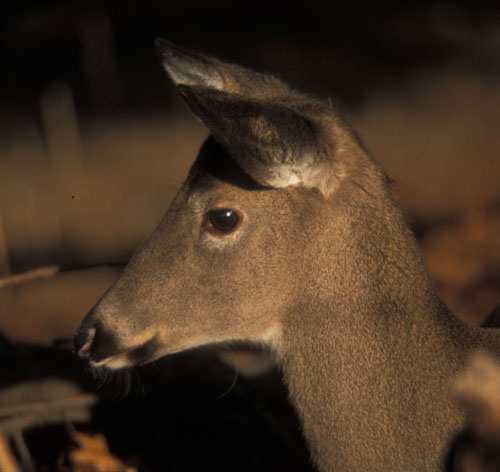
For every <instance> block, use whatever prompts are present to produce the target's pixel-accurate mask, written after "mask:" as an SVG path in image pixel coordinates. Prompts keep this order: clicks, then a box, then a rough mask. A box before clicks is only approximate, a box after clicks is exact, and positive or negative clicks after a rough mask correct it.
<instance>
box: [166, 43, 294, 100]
mask: <svg viewBox="0 0 500 472" xmlns="http://www.w3.org/2000/svg"><path fill="white" fill-rule="evenodd" d="M156 50H157V52H158V55H159V57H160V60H161V62H162V64H163V67H164V68H165V70H166V71H167V73H168V75H169V76H170V78H171V79H172V81H173V82H174V83H175V84H176V85H191V86H195V85H200V86H203V87H210V88H213V89H216V90H224V91H226V92H231V93H241V94H242V95H244V96H246V97H276V96H283V95H286V94H288V93H289V90H288V87H287V86H286V85H285V84H284V83H283V82H282V81H281V80H279V79H277V78H275V77H273V76H271V75H267V74H260V73H258V72H254V71H252V70H249V69H246V68H244V67H240V66H237V65H235V64H229V63H227V62H223V61H219V60H218V59H215V58H213V57H209V56H205V55H204V54H199V53H195V52H193V51H189V50H187V49H183V48H180V47H179V46H176V45H175V44H172V43H171V42H169V41H167V40H165V39H157V40H156Z"/></svg>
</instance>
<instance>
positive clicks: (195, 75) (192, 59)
mask: <svg viewBox="0 0 500 472" xmlns="http://www.w3.org/2000/svg"><path fill="white" fill-rule="evenodd" d="M155 44H156V51H157V53H158V56H159V57H160V60H161V63H162V64H163V67H164V68H165V70H166V71H167V73H168V75H169V76H170V78H171V79H172V81H173V82H174V83H175V84H176V85H180V84H184V85H203V86H205V87H211V88H214V89H217V90H223V89H224V78H223V76H222V74H221V72H220V71H219V70H218V68H217V63H218V62H219V61H217V60H216V59H212V58H209V57H207V56H204V55H202V54H198V53H194V52H192V51H189V50H187V49H183V48H180V47H179V46H176V45H175V44H172V43H171V42H170V41H167V40H166V39H162V38H158V39H157V40H156V42H155Z"/></svg>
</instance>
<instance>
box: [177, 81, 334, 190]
mask: <svg viewBox="0 0 500 472" xmlns="http://www.w3.org/2000/svg"><path fill="white" fill-rule="evenodd" d="M178 89H179V92H180V94H181V95H182V97H183V98H184V99H185V100H186V102H187V103H188V105H189V107H190V108H191V110H192V111H193V113H194V114H195V115H197V116H198V117H199V118H200V119H201V120H202V121H203V122H204V123H205V125H206V126H207V128H208V129H209V130H210V132H211V133H212V134H213V136H214V137H215V139H216V140H217V141H218V142H219V143H220V144H222V145H223V146H224V147H225V148H226V150H227V151H228V152H229V154H230V155H231V157H232V158H233V159H234V160H235V161H236V162H237V163H238V165H239V166H240V167H241V168H242V169H243V170H244V171H245V172H246V173H247V174H248V175H250V177H252V178H253V179H254V180H255V181H257V182H258V183H260V184H262V185H265V186H268V187H274V188H280V187H287V186H290V185H297V184H302V185H304V186H306V187H316V188H318V189H319V190H320V191H321V192H322V193H323V194H324V195H326V196H327V195H329V194H331V193H332V192H333V191H334V190H335V188H336V187H337V184H338V180H339V178H340V176H341V172H340V170H339V169H338V168H337V165H336V163H335V162H334V160H333V159H332V155H333V153H334V151H335V146H334V145H332V144H331V143H330V142H329V141H330V140H329V139H328V133H327V131H326V130H325V129H324V125H322V124H321V122H319V123H316V122H315V121H313V120H312V119H310V118H308V117H306V116H304V115H302V114H301V113H299V112H297V111H296V110H295V109H293V108H291V107H289V106H287V105H285V104H283V103H281V102H277V101H273V100H264V99H255V98H244V97H243V96H242V95H241V94H232V93H228V92H223V91H220V90H214V89H212V88H208V87H203V86H189V85H179V87H178Z"/></svg>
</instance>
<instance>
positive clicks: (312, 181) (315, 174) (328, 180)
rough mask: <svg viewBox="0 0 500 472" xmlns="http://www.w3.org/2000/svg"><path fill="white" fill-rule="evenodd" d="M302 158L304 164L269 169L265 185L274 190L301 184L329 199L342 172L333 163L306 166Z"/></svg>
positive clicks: (305, 161) (305, 160) (341, 176)
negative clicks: (269, 172) (269, 173)
mask: <svg viewBox="0 0 500 472" xmlns="http://www.w3.org/2000/svg"><path fill="white" fill-rule="evenodd" d="M307 161H308V159H307V158H304V164H303V165H301V166H298V165H280V166H276V167H273V168H272V169H271V172H272V174H271V176H270V177H268V178H267V184H268V185H269V186H270V187H274V188H283V187H289V186H291V185H298V184H301V185H303V186H304V187H307V188H317V189H318V190H319V191H320V192H321V193H322V194H323V195H324V196H325V197H329V196H330V195H331V194H332V193H333V192H335V190H336V189H337V188H338V185H339V182H340V180H341V179H342V178H343V177H344V175H343V172H341V171H340V170H339V169H337V168H336V166H335V165H334V163H333V162H331V161H328V162H321V163H315V164H308V162H307Z"/></svg>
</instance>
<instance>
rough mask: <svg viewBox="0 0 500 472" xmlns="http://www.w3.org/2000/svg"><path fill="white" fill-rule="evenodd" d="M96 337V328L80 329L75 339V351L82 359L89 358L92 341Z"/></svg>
mask: <svg viewBox="0 0 500 472" xmlns="http://www.w3.org/2000/svg"><path fill="white" fill-rule="evenodd" d="M94 336H95V328H90V329H88V330H87V329H84V328H82V327H80V328H79V329H78V331H77V332H76V333H75V337H74V338H73V349H74V351H75V352H76V353H77V354H78V355H79V356H82V357H87V356H88V353H89V351H90V346H91V344H92V340H93V338H94Z"/></svg>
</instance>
